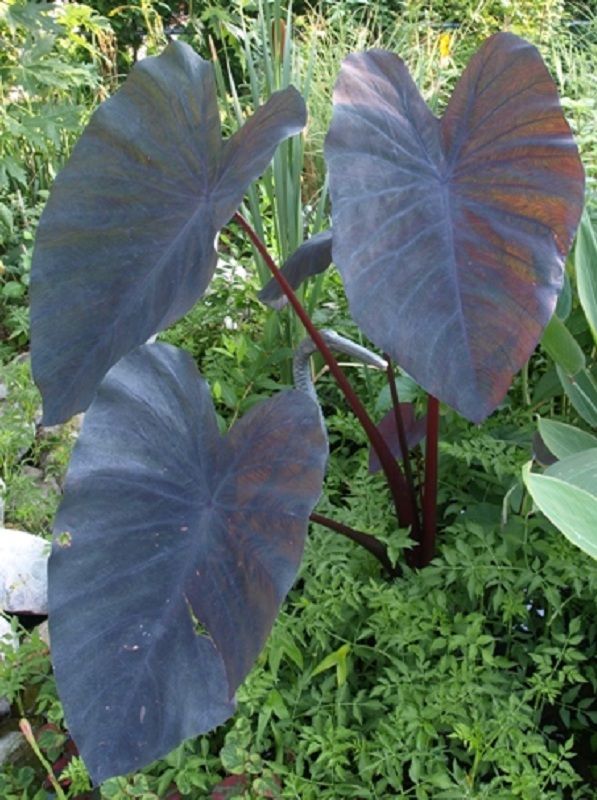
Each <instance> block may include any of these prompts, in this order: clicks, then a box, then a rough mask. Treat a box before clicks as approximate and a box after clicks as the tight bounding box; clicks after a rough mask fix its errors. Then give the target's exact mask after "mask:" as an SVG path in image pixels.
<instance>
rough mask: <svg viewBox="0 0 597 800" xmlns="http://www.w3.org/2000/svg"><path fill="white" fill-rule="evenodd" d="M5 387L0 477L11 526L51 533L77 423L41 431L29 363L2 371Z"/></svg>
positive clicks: (38, 403)
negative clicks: (2, 482) (38, 424)
mask: <svg viewBox="0 0 597 800" xmlns="http://www.w3.org/2000/svg"><path fill="white" fill-rule="evenodd" d="M0 384H1V385H2V386H3V387H4V390H5V391H6V397H5V399H3V400H0V478H1V479H2V480H3V481H4V484H5V488H4V490H3V492H2V494H3V495H4V497H3V499H4V502H5V508H4V513H5V517H6V524H7V525H9V526H11V527H16V528H23V529H25V530H28V531H31V532H32V533H40V534H42V535H44V534H45V535H47V534H49V531H50V527H51V521H52V518H53V516H54V514H55V512H56V507H57V505H58V501H59V497H60V484H61V482H62V479H63V477H64V473H65V471H66V466H67V464H68V460H69V457H70V451H71V448H72V445H73V434H74V432H75V430H76V424H77V423H76V421H74V422H71V423H69V424H68V425H66V426H63V427H62V428H58V429H54V430H51V429H46V430H45V431H43V433H42V432H41V431H40V430H38V428H37V423H38V421H39V416H40V408H41V401H40V397H39V393H38V391H37V389H36V388H35V386H34V384H33V381H32V380H31V373H30V369H29V362H28V360H26V359H23V360H19V359H17V360H14V361H13V362H11V363H10V364H8V365H6V366H5V367H3V368H2V369H0Z"/></svg>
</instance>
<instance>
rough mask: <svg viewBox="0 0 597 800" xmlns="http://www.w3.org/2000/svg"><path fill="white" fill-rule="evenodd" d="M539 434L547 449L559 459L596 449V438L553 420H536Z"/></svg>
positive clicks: (572, 426)
mask: <svg viewBox="0 0 597 800" xmlns="http://www.w3.org/2000/svg"><path fill="white" fill-rule="evenodd" d="M538 426H539V433H540V434H541V438H542V439H543V441H544V443H545V444H546V445H547V447H548V449H549V450H550V451H551V452H552V453H553V454H554V456H556V457H557V458H559V459H563V458H567V457H568V456H571V455H573V454H574V453H581V452H582V451H583V450H589V449H590V448H592V447H597V436H593V435H592V434H591V433H587V432H586V431H583V430H581V429H580V428H576V427H574V425H567V424H566V423H565V422H558V421H557V420H553V419H543V418H540V419H539V420H538Z"/></svg>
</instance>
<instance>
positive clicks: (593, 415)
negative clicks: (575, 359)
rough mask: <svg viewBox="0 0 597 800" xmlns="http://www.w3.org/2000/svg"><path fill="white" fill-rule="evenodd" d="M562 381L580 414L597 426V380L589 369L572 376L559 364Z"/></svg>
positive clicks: (558, 369)
mask: <svg viewBox="0 0 597 800" xmlns="http://www.w3.org/2000/svg"><path fill="white" fill-rule="evenodd" d="M556 369H557V371H558V377H559V379H560V383H561V384H562V386H563V387H564V391H565V392H566V394H567V395H568V397H569V398H570V402H571V403H572V405H573V406H574V408H575V409H576V411H577V412H578V414H579V415H580V416H581V417H582V418H583V419H584V420H585V422H588V423H589V425H591V426H592V427H594V428H597V382H596V381H595V378H594V377H593V376H592V375H591V373H590V372H589V370H588V369H583V370H581V371H580V372H578V373H577V374H576V375H573V376H572V377H570V376H569V375H567V374H566V373H565V372H564V370H563V369H562V368H561V367H560V365H559V364H558V365H557V366H556Z"/></svg>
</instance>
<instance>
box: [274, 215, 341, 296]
mask: <svg viewBox="0 0 597 800" xmlns="http://www.w3.org/2000/svg"><path fill="white" fill-rule="evenodd" d="M331 263H332V230H331V228H330V230H327V231H321V232H320V233H316V234H315V235H314V236H312V237H311V238H310V239H307V241H306V242H303V244H302V245H301V246H300V247H298V248H297V249H296V250H295V251H294V253H293V254H292V255H291V256H290V258H288V259H287V260H286V262H285V263H284V265H283V267H282V273H283V274H284V277H285V278H286V280H287V281H288V283H289V284H290V285H291V286H292V288H293V289H298V287H299V286H300V285H301V283H303V281H306V280H307V278H312V277H313V276H314V275H319V274H320V273H322V272H325V270H326V269H327V268H328V267H329V266H330V264H331ZM259 299H260V300H261V302H262V303H265V304H266V305H268V306H271V307H272V308H274V309H275V310H276V311H279V310H280V309H281V308H284V306H285V305H286V303H287V302H288V300H287V298H286V295H285V294H284V292H283V291H282V290H281V289H280V284H279V283H278V281H277V280H276V279H275V278H272V279H271V280H270V281H268V283H267V284H266V285H265V286H264V287H263V289H262V290H261V291H260V292H259Z"/></svg>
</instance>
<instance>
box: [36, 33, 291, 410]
mask: <svg viewBox="0 0 597 800" xmlns="http://www.w3.org/2000/svg"><path fill="white" fill-rule="evenodd" d="M305 120H306V111H305V104H304V101H303V99H302V98H301V96H300V95H299V94H298V92H297V91H296V90H295V89H293V88H288V89H285V90H284V91H281V92H277V93H276V94H274V95H272V97H271V98H270V99H269V101H268V102H267V103H266V104H265V105H264V106H263V107H261V108H260V109H258V110H257V112H256V113H255V114H254V116H253V117H252V118H251V119H249V120H248V122H247V123H246V124H245V125H244V126H243V127H242V128H241V129H240V130H239V131H238V132H237V133H236V134H235V135H234V136H233V137H232V138H231V139H230V140H229V141H227V142H223V141H222V137H221V133H220V117H219V112H218V106H217V102H216V90H215V81H214V76H213V68H212V66H211V64H210V63H209V62H208V61H204V60H203V59H201V58H200V57H199V56H198V55H196V54H195V53H194V51H193V50H192V49H191V48H190V47H189V46H188V45H185V44H182V43H180V42H173V43H172V44H170V45H169V46H168V47H167V48H166V50H165V51H164V53H163V54H162V55H160V56H158V57H155V58H147V59H145V60H144V61H142V62H140V63H139V64H138V65H137V66H136V67H135V68H134V69H133V70H132V72H131V74H130V76H129V77H128V78H127V80H126V81H125V83H124V85H123V86H122V88H121V89H120V90H119V91H118V92H116V94H115V95H114V96H113V97H112V98H110V99H109V100H107V101H106V102H105V103H103V104H102V105H101V106H100V108H99V109H98V110H97V111H96V112H95V114H94V115H93V117H92V119H91V122H90V123H89V125H88V127H87V129H86V130H85V132H84V133H83V136H82V137H81V139H80V140H79V142H78V144H77V145H76V147H75V149H74V152H73V154H72V157H71V159H70V161H69V162H68V164H67V166H66V167H65V169H64V170H63V171H62V172H61V173H60V175H59V176H58V178H57V179H56V182H55V184H54V187H53V189H52V193H51V195H50V200H49V202H48V204H47V206H46V209H45V211H44V213H43V215H42V218H41V221H40V225H39V229H38V234H37V242H36V247H35V252H34V256H33V264H32V272H31V340H32V366H33V374H34V378H35V381H36V383H37V385H38V386H39V388H40V390H41V393H42V396H43V400H44V424H45V425H52V424H56V423H58V422H63V421H64V420H66V419H68V417H70V416H71V415H72V414H74V413H76V412H77V411H82V410H84V409H85V408H86V407H87V406H88V405H89V403H90V402H91V400H92V398H93V395H94V393H95V391H96V389H97V386H98V384H99V383H100V381H101V379H102V378H103V376H104V375H105V374H106V372H107V371H108V369H109V368H110V367H111V366H112V365H113V364H115V363H116V362H117V361H118V359H119V358H121V357H122V356H123V355H125V354H126V353H128V352H129V351H130V350H131V349H132V348H133V347H136V346H137V345H139V344H142V343H143V342H145V341H146V340H147V339H148V338H149V337H150V336H151V335H152V334H153V333H155V332H156V331H158V330H161V329H163V328H165V327H166V326H168V325H169V324H171V323H172V322H173V321H174V320H176V319H178V318H179V317H181V316H182V315H183V314H185V313H186V312H187V311H188V310H189V309H190V308H191V307H192V306H193V304H194V303H195V302H196V301H197V300H198V299H199V297H200V296H201V295H202V294H203V292H204V291H205V288H206V287H207V285H208V283H209V281H210V279H211V277H212V274H213V271H214V268H215V265H216V252H215V249H214V241H215V238H216V235H217V232H218V230H219V229H220V228H221V227H222V226H223V225H225V224H226V223H227V222H228V220H229V219H230V218H231V216H232V215H233V214H234V212H235V210H236V208H237V207H238V205H239V204H240V202H241V200H242V197H243V194H244V193H245V191H246V189H247V187H248V186H249V184H250V183H251V181H253V180H254V179H255V178H257V177H258V176H259V175H260V174H261V173H262V172H263V171H264V169H265V168H266V166H267V164H268V163H269V161H270V159H271V157H272V156H273V153H274V151H275V149H276V147H277V145H278V144H279V143H280V142H281V141H282V140H284V139H286V138H287V137H288V136H292V135H293V134H295V133H298V132H299V131H300V130H301V129H302V127H303V126H304V124H305Z"/></svg>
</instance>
